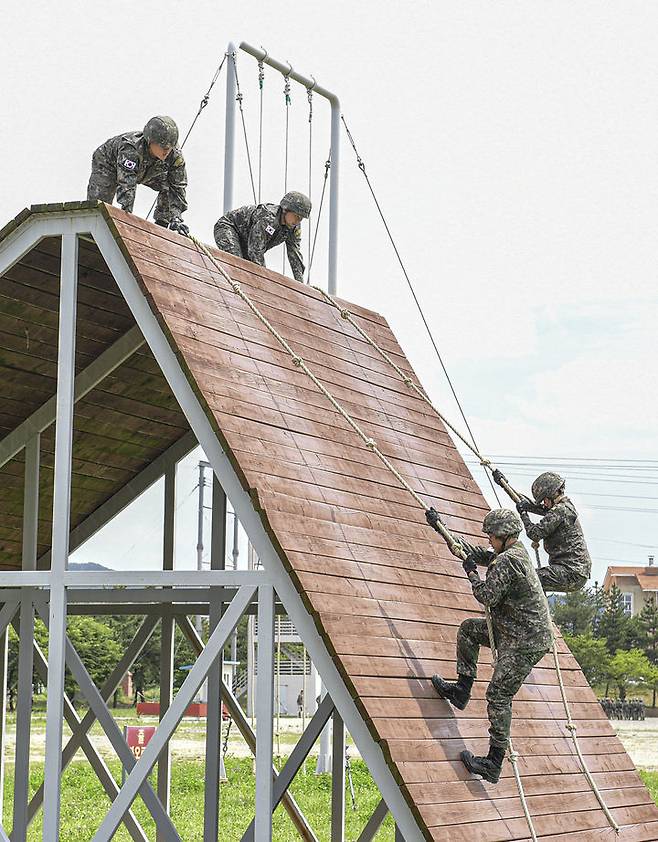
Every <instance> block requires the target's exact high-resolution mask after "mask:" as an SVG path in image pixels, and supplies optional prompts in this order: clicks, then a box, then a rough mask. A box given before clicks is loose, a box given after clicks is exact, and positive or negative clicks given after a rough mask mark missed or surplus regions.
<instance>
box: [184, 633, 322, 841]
mask: <svg viewBox="0 0 658 842" xmlns="http://www.w3.org/2000/svg"><path fill="white" fill-rule="evenodd" d="M176 620H177V622H178V625H179V626H180V628H181V631H182V632H183V634H184V635H185V636H186V637H187V639H188V640H189V641H190V643H191V644H192V647H193V649H194V650H195V652H196V653H197V654H200V653H201V652H203V641H202V640H201V638H200V637H199V634H198V632H197V630H196V629H195V628H194V626H193V624H192V623H191V622H190V620H189V618H188V617H177V618H176ZM222 701H223V703H224V705H225V706H226V709H227V710H228V712H229V715H230V717H231V719H232V720H233V721H234V722H235V724H236V727H237V729H238V731H239V732H240V734H242V737H243V739H244V741H245V743H246V744H247V746H248V748H249V751H250V752H251V753H252V755H253V756H254V757H255V756H256V734H254V732H253V729H252V727H251V725H250V724H249V720H248V719H247V717H246V716H245V714H244V711H243V710H242V708H241V707H240V704H239V702H238V701H237V699H236V698H235V696H234V695H233V693H232V692H231V689H230V688H229V687H227V686H226V684H224V682H223V681H222ZM278 774H279V773H278V770H277V769H276V768H275V766H274V764H272V777H273V779H274V782H275V783H276V779H277V777H278ZM283 806H284V807H285V809H286V811H287V813H288V815H289V816H290V819H291V821H292V823H293V824H294V826H295V828H296V830H297V832H298V833H299V835H300V836H301V838H302V839H303V840H304V842H318V839H317V837H316V836H315V834H314V833H313V831H312V830H311V826H310V825H309V823H308V822H307V821H306V818H305V816H304V814H303V813H302V811H301V810H300V809H299V807H298V805H297V803H296V802H295V799H294V798H293V797H292V795H291V794H290V793H289V792H284V794H283Z"/></svg>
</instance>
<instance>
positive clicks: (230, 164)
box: [223, 41, 236, 213]
mask: <svg viewBox="0 0 658 842" xmlns="http://www.w3.org/2000/svg"><path fill="white" fill-rule="evenodd" d="M235 52H236V50H235V44H234V43H233V42H232V41H231V42H230V43H229V45H228V47H227V48H226V54H227V58H226V123H225V126H224V210H223V213H227V212H228V211H230V210H231V209H232V208H233V179H234V175H235V95H236V90H235ZM231 62H233V65H231Z"/></svg>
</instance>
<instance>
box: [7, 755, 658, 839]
mask: <svg viewBox="0 0 658 842" xmlns="http://www.w3.org/2000/svg"><path fill="white" fill-rule="evenodd" d="M108 765H109V767H110V769H111V771H112V773H113V774H114V776H115V778H116V779H118V777H119V776H120V774H121V770H120V766H119V764H117V763H109V764H108ZM352 767H353V771H352V774H353V780H354V787H355V790H356V798H357V806H358V809H357V810H356V811H354V810H353V809H352V807H351V803H350V796H349V792H348V793H347V801H346V810H345V814H346V822H345V824H346V830H345V838H346V840H353V839H357V838H358V836H359V833H360V832H361V830H362V829H363V826H364V825H365V823H366V822H367V820H368V818H369V817H370V814H371V813H372V811H373V810H374V808H375V807H376V805H377V803H378V801H379V797H380V796H379V791H378V789H377V787H376V786H375V785H374V783H373V781H372V778H371V777H370V774H369V772H368V770H367V768H366V766H365V764H364V763H363V762H362V761H360V760H356V761H353V762H352ZM311 770H312V764H310V765H309V771H308V774H306V775H304V774H302V773H301V772H300V774H298V775H297V777H296V778H295V780H294V781H293V784H292V787H291V791H292V794H293V795H294V797H295V800H296V801H297V803H298V804H299V806H300V808H301V809H302V810H303V812H304V815H305V816H306V818H307V819H308V821H309V822H310V824H311V826H312V827H313V830H314V831H315V833H316V835H317V836H318V839H320V840H321V842H328V840H329V811H330V801H331V776H330V775H320V776H316V775H314V774H312V771H311ZM8 771H10V770H8ZM226 772H227V776H228V782H227V783H224V784H222V787H221V834H220V838H221V839H222V842H238V840H240V839H241V838H242V834H243V833H244V831H245V830H246V829H247V826H248V824H249V822H250V821H251V818H252V816H253V811H254V776H253V764H252V761H251V760H248V759H245V758H240V759H237V758H230V757H229V758H227V761H226ZM657 777H658V776H657ZM42 780H43V764H42V763H35V764H33V767H32V771H31V775H30V783H31V789H32V791H33V792H34V791H35V790H36V789H37V787H38V786H39V784H40V783H41V782H42ZM203 790H204V780H203V764H202V763H198V762H194V761H179V762H176V763H175V764H174V765H173V767H172V797H171V802H172V809H171V816H172V820H173V822H174V824H175V825H176V827H177V828H178V831H179V833H180V835H181V837H182V838H183V839H184V840H185V842H200V840H202V839H203ZM11 796H12V792H11V782H10V781H7V783H6V785H5V806H4V822H3V824H4V826H5V827H6V828H10V827H11V815H12V799H11ZM108 806H109V800H108V799H107V798H106V797H105V794H104V792H103V789H102V787H101V786H100V784H99V783H98V781H97V780H96V777H95V776H94V773H93V772H92V771H91V769H90V768H89V766H88V765H87V764H86V763H84V762H76V763H72V764H71V766H69V768H68V769H67V770H66V772H65V773H64V776H63V779H62V823H61V826H62V834H61V840H62V842H89V840H90V839H91V838H92V837H93V835H94V832H95V830H96V829H97V828H98V826H99V824H100V821H101V819H102V816H103V814H104V813H105V811H106V809H107V807H108ZM135 815H136V817H137V818H138V819H139V821H140V822H141V823H142V827H143V828H144V830H145V831H146V833H147V835H148V836H149V838H151V839H154V838H155V834H154V825H153V822H152V821H151V820H150V818H149V816H148V811H147V810H146V808H145V807H144V805H143V804H142V803H141V801H140V800H138V801H137V802H136V803H135ZM27 838H28V840H29V842H38V840H40V839H41V814H39V816H38V817H37V818H36V819H35V820H34V822H33V823H32V825H31V826H30V829H29V832H28V837H27ZM376 838H377V842H393V838H394V827H393V821H392V819H391V817H390V816H388V817H387V818H386V821H385V822H384V825H383V827H382V829H381V830H380V832H379V834H378V836H377V837H376ZM114 839H115V840H116V842H130V836H129V835H128V833H127V832H126V831H125V830H124V829H121V830H120V831H119V832H118V833H117V834H116V835H115V836H114ZM274 839H276V841H277V842H298V840H299V836H298V834H297V833H296V831H295V830H294V828H293V826H292V824H291V822H290V819H289V818H288V815H287V813H286V812H285V810H284V809H283V808H282V807H279V808H277V810H276V812H275V814H274Z"/></svg>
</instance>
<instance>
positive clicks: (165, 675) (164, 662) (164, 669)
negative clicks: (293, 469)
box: [155, 465, 176, 842]
mask: <svg viewBox="0 0 658 842" xmlns="http://www.w3.org/2000/svg"><path fill="white" fill-rule="evenodd" d="M175 529H176V466H175V465H170V466H169V467H168V468H167V471H166V473H165V487H164V529H163V547H162V569H163V570H173V569H174V545H175V537H176V536H175ZM160 623H161V634H160V712H159V718H160V722H162V718H163V716H164V715H165V713H166V712H167V711H168V710H169V706H170V705H171V700H172V698H173V694H174V618H173V616H171V615H169V616H163V617H162V620H161V621H160ZM157 791H158V798H159V799H160V803H161V804H162V806H163V807H164V809H165V811H166V812H167V813H169V812H170V800H171V747H170V744H169V741H167V742H166V743H165V746H164V748H163V749H162V753H161V754H160V757H159V758H158V790H157ZM155 838H156V842H165V840H166V834H163V833H162V832H161V831H160V830H158V832H157V834H156V837H155Z"/></svg>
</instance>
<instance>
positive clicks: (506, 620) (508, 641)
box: [462, 541, 552, 652]
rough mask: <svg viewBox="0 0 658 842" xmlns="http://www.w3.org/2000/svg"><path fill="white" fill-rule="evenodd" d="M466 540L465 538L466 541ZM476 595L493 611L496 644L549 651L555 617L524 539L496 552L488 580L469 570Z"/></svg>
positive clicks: (512, 647)
mask: <svg viewBox="0 0 658 842" xmlns="http://www.w3.org/2000/svg"><path fill="white" fill-rule="evenodd" d="M462 543H464V544H465V542H462ZM468 578H469V581H470V583H471V585H472V586H473V596H474V597H475V598H476V599H477V601H478V602H479V603H481V604H482V605H485V606H486V607H487V608H489V610H490V611H491V621H492V624H493V628H494V636H495V639H496V646H497V647H498V648H499V649H505V650H510V649H515V650H517V651H519V650H524V651H531V652H537V651H541V650H545V651H548V650H549V648H550V646H551V641H552V626H551V618H550V616H549V613H548V603H547V602H546V597H545V596H544V591H543V590H542V586H541V584H540V582H539V579H538V578H537V573H536V572H535V568H534V567H533V566H532V562H531V561H530V556H529V555H528V553H527V550H526V548H525V547H524V546H523V544H522V543H521V542H520V541H516V543H514V544H512V546H511V547H508V549H506V550H504V551H503V552H502V553H500V555H498V556H496V557H495V559H494V560H493V561H492V562H491V564H490V565H489V566H488V567H487V576H486V579H485V580H484V581H482V579H480V576H479V574H478V573H477V571H476V572H474V573H469V575H468Z"/></svg>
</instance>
